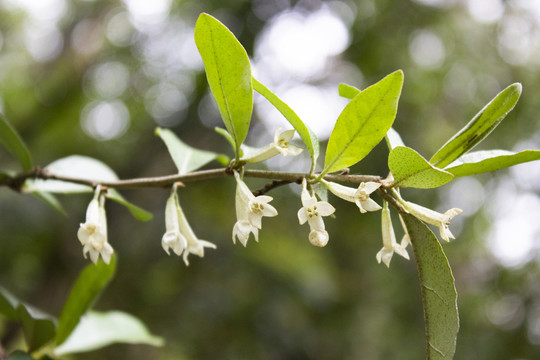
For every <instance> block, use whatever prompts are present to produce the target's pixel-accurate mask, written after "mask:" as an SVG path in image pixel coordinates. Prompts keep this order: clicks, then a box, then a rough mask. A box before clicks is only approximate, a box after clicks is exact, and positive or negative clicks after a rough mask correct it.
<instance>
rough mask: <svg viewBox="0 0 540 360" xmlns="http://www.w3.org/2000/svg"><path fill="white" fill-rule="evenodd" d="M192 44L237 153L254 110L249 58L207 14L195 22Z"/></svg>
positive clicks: (228, 33)
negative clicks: (197, 50) (193, 41)
mask: <svg viewBox="0 0 540 360" xmlns="http://www.w3.org/2000/svg"><path fill="white" fill-rule="evenodd" d="M195 44H196V45H197V48H198V49H199V53H200V54H201V57H202V60H203V63H204V68H205V70H206V78H207V79H208V84H209V86H210V91H211V92H212V95H213V96H214V99H215V100H216V103H217V106H218V109H219V112H220V113H221V117H222V119H223V122H224V123H225V127H226V128H227V131H228V132H229V133H230V134H231V135H232V137H233V138H234V141H235V144H236V147H235V149H236V151H237V152H238V151H239V150H240V144H241V143H242V142H243V141H244V139H245V138H246V135H247V132H248V129H249V122H250V120H251V112H252V110H253V85H252V84H251V67H250V64H249V58H248V55H247V53H246V50H245V49H244V48H243V47H242V45H241V44H240V42H238V40H237V39H236V38H235V37H234V35H233V33H231V32H230V31H229V29H227V28H226V27H225V25H223V24H222V23H221V22H219V21H218V20H217V19H215V18H213V17H212V16H210V15H208V14H201V15H200V16H199V18H198V19H197V23H196V24H195Z"/></svg>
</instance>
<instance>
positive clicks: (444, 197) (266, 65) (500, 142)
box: [0, 0, 540, 359]
mask: <svg viewBox="0 0 540 360" xmlns="http://www.w3.org/2000/svg"><path fill="white" fill-rule="evenodd" d="M149 4H150V2H146V1H143V0H125V1H98V0H96V1H73V2H68V1H63V0H47V1H42V2H39V5H36V4H33V2H32V1H14V0H13V1H10V0H9V1H4V2H2V3H1V4H0V18H1V19H2V21H1V22H0V99H1V102H0V104H1V105H2V109H3V111H4V113H5V114H6V115H7V116H8V117H9V119H10V121H11V122H12V123H13V124H14V126H15V127H16V128H17V130H18V131H19V132H20V134H21V136H22V137H23V138H24V139H25V141H26V143H27V144H28V146H29V148H30V150H31V151H32V153H33V155H34V162H35V164H39V165H42V166H44V165H46V164H48V163H50V162H52V161H53V160H55V159H58V158H60V157H64V156H67V155H71V154H80V155H86V156H91V157H95V158H97V159H100V160H103V161H105V162H106V163H107V164H108V165H110V166H111V168H113V169H115V171H116V173H117V174H118V175H119V176H120V177H121V178H129V177H141V176H157V175H163V174H171V173H174V172H176V168H175V167H174V164H173V162H172V160H171V159H170V157H169V155H168V153H167V149H166V148H165V146H164V145H163V143H162V142H161V140H159V139H158V138H157V137H156V136H155V135H154V128H155V127H156V126H162V127H167V128H170V129H171V130H173V131H174V132H175V133H176V134H178V136H179V137H180V138H181V139H182V140H183V141H185V142H186V143H188V144H190V145H193V146H197V147H204V148H206V149H209V150H214V151H218V152H229V145H228V144H227V143H226V141H225V140H224V139H223V138H221V137H220V136H219V135H218V134H216V133H214V132H213V130H212V129H213V127H214V126H216V125H220V121H221V120H220V118H219V113H218V111H217V107H216V106H215V105H214V103H213V100H212V99H211V97H210V95H209V92H208V85H207V82H206V78H205V75H204V73H203V71H202V70H203V68H202V62H201V61H200V59H199V55H198V54H197V51H196V48H195V44H194V41H193V27H194V25H195V21H196V19H197V17H198V15H199V13H200V12H203V11H204V12H208V13H210V14H212V15H214V16H216V17H217V18H219V19H220V20H221V21H223V22H224V23H225V25H227V27H229V28H230V29H231V30H232V31H233V32H234V33H235V35H236V36H237V37H238V38H239V40H240V41H241V43H242V44H243V45H244V46H245V47H246V49H247V51H248V55H249V56H250V58H251V59H252V63H253V64H254V68H255V72H254V75H255V76H256V77H257V78H258V79H260V80H261V81H262V82H263V83H264V84H266V85H268V86H269V87H270V88H271V89H272V90H275V92H276V93H277V94H278V95H280V96H283V98H284V100H286V101H287V103H289V104H290V105H291V106H292V107H293V108H294V109H295V111H297V112H298V114H299V115H300V116H301V117H302V118H303V119H304V121H306V123H308V124H309V125H310V126H312V128H313V129H314V130H315V132H316V133H317V135H318V136H319V138H320V139H324V138H327V137H328V135H329V133H328V131H329V129H331V128H332V127H333V123H334V121H335V118H336V117H337V114H338V113H339V110H340V109H341V108H342V107H343V106H344V104H345V103H344V102H342V101H343V100H339V99H338V95H337V94H338V92H337V85H338V83H339V82H342V81H346V82H348V83H350V84H352V85H355V86H357V87H358V88H363V87H365V86H366V85H368V84H371V83H374V82H375V81H378V80H379V79H380V78H382V76H384V75H385V74H388V73H390V72H393V71H395V70H396V69H399V68H401V69H403V70H404V73H405V75H406V78H405V83H404V88H403V92H402V97H401V100H400V105H399V111H398V117H397V119H396V122H395V127H396V129H397V130H398V131H399V132H400V134H401V135H402V137H403V139H404V141H405V143H406V144H407V145H410V146H413V147H414V148H415V149H417V150H419V152H420V153H421V154H422V155H424V156H425V157H426V158H429V157H430V156H431V155H432V154H433V153H434V152H435V151H436V150H437V149H438V147H439V146H440V144H442V143H444V142H445V141H446V140H447V139H448V138H449V137H450V136H451V135H452V134H454V133H455V132H456V131H457V130H458V129H460V128H461V127H462V126H463V125H464V124H465V123H466V122H467V121H468V120H469V119H470V118H471V117H472V116H473V115H474V114H475V113H476V112H477V111H478V110H479V109H480V108H481V107H482V106H483V105H484V104H485V103H487V101H489V100H490V99H491V98H492V97H493V96H495V95H496V94H497V93H498V92H499V91H500V90H502V89H503V88H504V87H505V86H506V85H508V84H510V83H513V82H521V83H522V84H523V89H524V90H523V94H522V97H521V100H520V103H519V104H518V106H517V107H516V108H515V109H514V111H513V112H512V113H511V114H510V115H509V116H508V117H507V119H506V120H505V121H504V122H503V123H502V124H501V125H500V126H499V128H498V129H496V130H495V132H494V133H493V134H492V135H491V136H490V137H489V138H488V139H487V140H486V141H485V142H484V143H483V144H482V146H481V149H492V148H503V149H513V150H516V151H517V150H523V149H525V148H538V144H539V142H540V141H539V137H540V132H539V125H538V123H537V122H536V121H535V120H536V115H537V114H538V110H539V108H540V103H539V102H538V100H537V97H536V94H537V93H538V91H540V85H539V84H540V81H539V80H540V79H539V75H538V71H537V70H538V65H539V63H538V59H539V57H538V56H536V55H537V54H538V51H539V41H540V40H539V38H538V35H537V34H538V31H539V30H540V10H539V9H538V7H537V5H535V2H534V1H523V0H521V1H520V0H515V1H505V2H502V1H499V0H491V1H487V0H486V1H472V0H471V1H457V0H456V1H437V0H417V1H399V2H398V1H384V0H383V1H356V2H352V1H328V2H326V1H315V0H312V1H288V0H275V1H264V0H257V1H209V0H203V1H168V0H159V1H155V2H152V5H149ZM306 94H308V96H309V98H308V100H307V101H306V100H302V99H305V98H306ZM255 102H256V107H255V113H254V114H255V116H254V118H253V119H252V125H251V126H252V129H251V130H250V135H249V137H248V140H247V142H248V144H252V145H261V144H264V143H267V142H269V141H270V140H271V138H272V136H273V133H274V130H275V128H274V125H273V122H272V121H273V119H276V118H277V117H278V115H277V114H276V113H274V112H271V111H268V107H267V106H266V105H265V103H264V101H262V100H261V97H260V96H258V95H256V97H255ZM336 109H337V110H336ZM320 114H322V115H320ZM318 115H320V116H318ZM328 124H330V125H328ZM481 149H478V150H481ZM385 151H386V150H385V147H384V144H383V145H382V146H379V147H378V148H376V149H375V151H374V152H372V153H371V154H369V155H368V156H367V157H366V158H365V159H364V160H363V161H362V162H361V163H360V164H359V165H357V166H355V167H354V168H353V169H352V170H353V172H357V173H364V174H376V175H383V176H384V175H385V174H386V173H387V172H388V169H387V166H386V161H385V156H386V153H385ZM15 161H16V160H15V159H14V158H12V157H10V156H9V155H8V154H7V153H5V152H0V167H1V168H8V167H14V166H15V164H16V162H15ZM270 164H271V165H272V166H273V167H274V168H278V169H284V170H288V169H290V166H291V165H290V164H289V163H288V162H287V160H283V159H281V160H276V161H273V162H271V163H270ZM305 164H306V165H305V166H306V168H309V159H308V158H307V157H306V159H305ZM539 174H540V168H539V167H538V164H536V163H531V164H525V165H520V166H518V167H516V168H514V169H512V170H502V171H499V172H496V173H493V174H488V175H480V176H477V177H476V178H467V179H461V180H459V179H458V180H455V181H454V182H452V184H450V185H447V186H444V187H442V188H441V189H440V190H431V191H428V192H426V191H424V192H423V193H422V194H424V196H422V197H421V198H420V197H419V194H420V193H419V192H418V193H417V192H415V191H414V190H409V191H407V192H406V194H407V197H408V199H411V200H412V201H415V202H418V203H421V204H422V205H425V206H429V207H431V208H438V209H439V210H442V209H447V208H450V207H460V208H463V209H464V210H465V212H464V214H462V215H461V216H460V217H461V219H460V217H457V218H455V219H454V220H453V223H452V231H453V233H454V235H456V238H457V239H456V240H455V241H453V242H452V243H450V244H443V246H444V249H445V252H446V253H447V256H448V258H449V261H450V263H451V266H452V269H453V272H454V275H455V277H456V287H457V289H458V293H459V298H458V303H459V308H460V314H461V315H460V318H461V330H460V334H459V338H458V345H457V351H456V358H457V359H461V358H463V359H468V358H475V359H513V358H516V359H517V358H520V359H534V358H537V356H538V355H537V354H538V353H539V352H540V293H539V291H538V286H537V284H538V276H539V271H540V269H539V266H538V241H536V240H537V238H538V234H539V230H540V225H539V224H538V221H537V217H538V214H539V213H540V200H539V198H538V191H539V185H538V181H536V179H537V178H538V175H539ZM475 179H476V180H475ZM477 180H478V181H477ZM249 184H250V186H251V187H253V188H257V187H258V186H262V185H263V184H264V182H258V181H252V182H250V183H249ZM425 194H428V195H427V196H426V195H425ZM124 195H125V197H126V198H128V199H129V200H132V201H134V202H136V203H137V204H140V205H142V206H144V207H145V208H146V209H148V210H150V211H152V212H153V213H154V219H153V220H152V221H150V222H146V223H140V222H136V221H135V220H134V219H133V218H132V217H131V215H130V214H129V213H128V212H127V211H126V210H125V209H124V208H122V207H120V206H118V205H117V204H114V203H112V202H109V203H108V205H107V212H108V220H109V239H110V242H111V244H112V246H113V247H114V248H115V250H116V251H117V254H118V264H117V275H116V277H115V279H114V280H113V281H112V282H111V284H110V285H109V287H108V289H107V291H105V293H104V294H103V295H102V297H101V299H100V302H99V303H98V305H97V309H98V310H102V311H105V310H111V309H121V310H123V311H126V312H129V313H132V314H136V315H137V316H138V317H139V318H141V319H142V320H144V322H145V323H146V324H147V325H148V327H149V328H150V329H151V331H152V332H153V333H155V334H159V335H161V336H163V337H164V338H165V340H166V341H167V344H166V346H165V347H162V348H151V347H147V346H142V345H141V346H128V345H114V346H111V347H108V348H106V349H103V350H100V351H99V353H97V354H96V353H93V354H88V355H82V356H80V358H96V357H99V358H119V357H120V358H132V359H138V358H141V359H142V358H156V359H178V358H186V359H191V358H259V359H279V358H299V359H302V358H318V359H336V358H341V359H356V358H369V359H388V358H394V359H418V358H421V357H422V356H423V353H424V338H423V331H424V329H423V319H422V307H421V301H420V289H419V288H418V285H417V284H418V280H417V273H416V268H415V265H414V262H412V261H410V262H407V261H405V260H404V259H401V258H399V259H398V258H397V257H396V258H395V259H394V261H393V262H392V267H391V268H390V269H387V268H386V267H384V266H382V265H378V264H377V263H376V261H375V254H376V253H377V251H378V250H379V248H380V245H381V240H380V238H381V235H380V229H379V217H378V216H379V214H369V213H368V214H366V215H363V216H360V215H359V214H358V211H357V209H356V208H355V206H354V204H349V203H344V202H342V201H332V200H331V201H332V203H333V205H334V206H335V207H336V209H337V211H336V216H337V219H335V220H331V221H330V220H329V221H327V222H326V223H327V228H328V231H329V233H330V242H329V244H328V246H327V247H326V248H324V249H319V248H314V247H313V246H311V245H310V244H309V242H308V241H307V229H306V227H300V226H299V225H298V221H297V218H296V211H297V209H298V208H299V206H300V202H299V200H298V198H297V196H296V195H294V194H293V193H292V190H291V189H290V188H288V187H287V188H281V189H277V190H275V191H273V192H272V194H271V195H272V196H273V197H274V199H275V200H274V202H273V204H274V205H275V206H276V208H277V209H278V211H279V212H280V215H279V216H278V217H277V218H273V219H265V229H264V231H262V232H261V234H260V243H259V244H255V243H251V242H250V243H249V244H248V246H247V248H245V249H244V248H243V247H241V246H233V245H232V242H231V230H232V225H233V224H234V222H235V219H234V211H233V210H232V209H233V207H234V180H232V179H230V180H227V181H206V182H200V183H197V184H193V185H191V184H190V185H189V186H188V187H187V188H186V189H183V190H181V191H180V200H181V202H182V206H183V208H184V210H185V212H186V216H187V217H188V219H189V220H190V223H191V225H192V227H193V228H194V230H195V232H196V233H197V235H198V236H199V237H200V238H202V239H207V240H209V241H212V242H214V243H216V244H217V245H218V249H217V250H215V251H213V250H209V251H207V252H206V255H205V258H204V259H193V261H192V262H191V265H190V266H189V268H186V267H185V266H184V264H183V263H182V261H181V259H179V258H176V257H167V256H166V255H165V254H164V253H163V250H162V249H161V246H160V239H161V236H162V234H163V230H164V221H163V215H162V214H163V211H164V207H165V201H166V198H167V196H168V190H160V189H148V190H129V191H126V192H124ZM417 195H418V196H417ZM415 196H417V197H416V198H415ZM61 200H62V202H63V203H64V205H65V209H66V212H67V214H68V216H67V217H63V216H62V215H60V214H58V213H56V212H54V211H53V210H51V209H50V208H49V207H47V206H46V205H44V204H42V203H41V202H39V201H38V200H37V199H35V198H33V197H30V196H20V195H19V194H16V193H13V192H11V191H9V190H8V189H4V188H2V189H0V214H2V216H1V219H0V233H1V234H2V236H1V240H0V284H2V286H3V287H5V288H7V289H9V290H10V291H11V292H13V293H14V294H16V295H17V296H18V297H19V298H22V299H25V300H26V301H27V302H29V303H31V304H34V305H36V306H37V307H39V308H42V309H44V310H47V311H48V312H50V313H55V314H58V313H59V310H60V308H61V307H62V305H63V302H64V300H65V298H66V297H67V294H68V292H69V289H70V286H71V284H72V283H73V281H74V279H75V278H76V276H77V274H78V273H79V272H80V270H81V269H82V268H83V267H84V266H85V265H86V262H85V260H84V259H83V258H82V256H81V247H80V244H79V242H78V240H77V238H76V231H77V228H78V224H79V223H80V222H82V221H83V219H84V211H85V209H86V206H87V204H88V201H89V200H90V195H84V194H83V195H80V196H71V197H62V198H61ZM439 203H440V206H439ZM0 329H1V334H2V344H6V343H8V344H9V343H11V344H16V343H17V341H19V340H18V339H17V337H16V335H17V333H16V332H15V331H14V330H15V329H13V327H12V326H11V324H10V323H8V322H4V321H3V320H2V322H1V323H0ZM78 358H79V357H78Z"/></svg>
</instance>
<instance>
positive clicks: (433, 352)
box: [402, 214, 459, 360]
mask: <svg viewBox="0 0 540 360" xmlns="http://www.w3.org/2000/svg"><path fill="white" fill-rule="evenodd" d="M402 217H403V221H404V222H405V225H406V227H407V231H408V233H409V236H410V238H411V243H412V246H413V250H414V256H415V259H416V266H417V268H418V276H419V278H420V287H421V292H422V303H423V306H424V322H425V327H426V342H427V344H426V352H427V359H430V360H438V359H442V360H450V359H452V358H453V357H454V352H455V350H456V337H457V333H458V330H459V315H458V309H457V293H456V287H455V285H454V276H453V275H452V270H451V269H450V265H449V264H448V259H447V258H446V256H445V255H444V251H443V249H442V247H441V244H440V243H439V241H438V240H437V238H436V237H435V235H434V234H433V232H431V230H430V229H429V228H428V227H427V226H426V225H425V224H423V223H422V222H421V221H420V220H418V219H416V218H415V217H414V216H412V215H409V214H402Z"/></svg>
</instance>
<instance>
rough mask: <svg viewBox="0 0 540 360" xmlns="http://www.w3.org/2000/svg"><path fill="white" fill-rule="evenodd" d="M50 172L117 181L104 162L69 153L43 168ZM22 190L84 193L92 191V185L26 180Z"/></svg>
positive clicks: (92, 179)
mask: <svg viewBox="0 0 540 360" xmlns="http://www.w3.org/2000/svg"><path fill="white" fill-rule="evenodd" d="M44 170H45V171H48V172H50V173H51V174H55V175H61V176H66V177H73V178H78V179H85V180H91V181H96V182H112V181H117V180H118V176H117V175H116V174H115V173H114V171H113V170H112V169H111V168H110V167H108V166H107V165H106V164H105V163H103V162H101V161H99V160H96V159H93V158H90V157H87V156H81V155H71V156H68V157H65V158H61V159H58V160H55V161H53V162H52V163H50V164H49V165H47V166H46V167H45V169H44ZM23 191H24V192H36V191H47V192H52V193H64V194H73V193H86V192H92V191H93V190H92V187H90V186H88V185H80V184H74V183H69V182H66V181H59V180H42V179H38V180H29V181H27V182H26V184H25V186H24V188H23Z"/></svg>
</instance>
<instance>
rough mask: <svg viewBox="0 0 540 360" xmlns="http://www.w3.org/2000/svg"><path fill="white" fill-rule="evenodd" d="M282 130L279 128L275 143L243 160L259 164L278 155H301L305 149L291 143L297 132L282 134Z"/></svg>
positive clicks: (288, 131)
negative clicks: (280, 131)
mask: <svg viewBox="0 0 540 360" xmlns="http://www.w3.org/2000/svg"><path fill="white" fill-rule="evenodd" d="M280 129H281V127H278V128H277V130H276V132H275V134H274V142H272V143H270V144H268V145H266V146H263V147H262V148H260V149H257V150H254V151H253V152H252V153H250V154H248V155H247V157H245V158H243V159H242V160H243V161H246V162H259V161H264V160H267V159H270V158H271V157H274V156H276V155H278V154H281V155H283V156H296V155H298V154H300V153H301V152H302V151H303V150H304V149H301V148H299V147H296V146H294V145H291V144H290V143H289V142H290V141H291V139H292V137H293V136H294V133H295V130H294V129H291V130H286V131H284V132H282V133H281V134H280V133H279V130H280Z"/></svg>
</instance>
